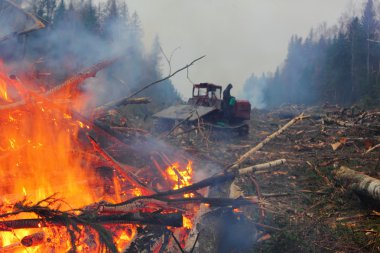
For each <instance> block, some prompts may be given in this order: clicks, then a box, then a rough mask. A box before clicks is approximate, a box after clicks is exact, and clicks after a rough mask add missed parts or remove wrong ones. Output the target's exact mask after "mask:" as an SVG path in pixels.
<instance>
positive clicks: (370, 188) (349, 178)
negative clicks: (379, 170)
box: [334, 166, 380, 204]
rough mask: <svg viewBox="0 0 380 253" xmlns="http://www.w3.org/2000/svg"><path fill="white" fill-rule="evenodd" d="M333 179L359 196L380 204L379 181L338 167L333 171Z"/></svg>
mask: <svg viewBox="0 0 380 253" xmlns="http://www.w3.org/2000/svg"><path fill="white" fill-rule="evenodd" d="M334 175H335V179H336V180H337V181H338V182H339V183H341V184H342V185H343V186H344V187H347V188H349V189H352V190H353V191H355V192H356V193H358V194H359V195H361V196H365V197H367V198H371V199H372V200H374V201H375V202H377V203H379V204H380V180H379V179H376V178H373V177H370V176H367V175H365V174H362V173H359V172H357V171H354V170H351V169H349V168H347V167H344V166H342V167H340V168H339V169H337V170H335V171H334Z"/></svg>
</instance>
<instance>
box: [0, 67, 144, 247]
mask: <svg viewBox="0 0 380 253" xmlns="http://www.w3.org/2000/svg"><path fill="white" fill-rule="evenodd" d="M5 73H7V71H6V70H5V67H4V66H3V65H1V62H0V106H1V105H6V106H11V105H12V103H17V102H18V103H21V104H22V103H24V105H23V106H20V107H16V109H15V110H8V109H4V110H3V112H1V109H0V150H1V151H2V155H1V156H0V159H1V161H0V194H1V197H0V203H2V204H1V205H0V211H1V213H7V212H11V211H12V205H10V204H7V203H15V202H16V201H20V200H22V199H27V200H28V201H30V202H34V203H36V202H38V201H40V200H42V199H45V198H47V197H49V196H51V195H53V194H55V193H58V195H57V196H58V198H60V199H62V200H64V202H60V204H59V205H57V206H52V208H57V209H59V210H62V211H65V210H71V209H73V208H80V207H83V206H86V205H89V204H91V203H95V202H98V201H101V200H102V199H103V197H104V196H102V195H99V194H98V191H94V189H93V188H92V187H93V185H96V184H97V179H96V175H95V173H94V171H93V168H91V166H90V161H89V159H88V158H86V157H84V156H79V155H75V152H77V151H78V152H79V151H80V149H82V148H83V147H82V146H81V144H80V143H79V142H78V139H79V138H78V134H79V131H80V130H81V129H89V128H90V127H89V126H88V125H86V124H85V123H83V122H82V121H79V120H74V119H73V117H72V113H71V110H72V109H75V110H77V111H80V110H81V108H82V106H85V105H84V104H83V103H82V104H81V103H80V102H79V101H75V103H71V104H69V103H67V104H62V103H60V104H59V106H53V105H52V104H51V103H49V102H48V101H46V100H45V99H39V98H40V96H43V95H36V94H37V92H38V91H37V90H35V89H34V88H33V87H32V86H28V84H26V83H23V82H22V81H20V80H18V81H17V82H15V81H13V80H10V79H9V78H8V77H7V75H6V74H5ZM21 80H22V79H21ZM12 85H14V86H17V87H13V90H14V91H15V94H14V97H15V98H17V100H15V102H13V101H12V99H10V97H9V93H8V88H9V86H12ZM11 88H12V87H11ZM20 91H22V92H20ZM28 97H32V98H33V99H32V100H30V99H29V100H28V99H27V98H28ZM80 101H85V100H80ZM73 104H74V105H75V108H72V106H73ZM115 188H116V187H115ZM118 194H120V192H119V191H118V192H117V194H115V196H114V197H115V202H116V201H120V196H116V195H118ZM138 194H139V193H138V192H137V191H136V195H138ZM140 194H141V193H140ZM62 203H66V204H62ZM15 217H17V218H19V219H26V218H27V219H30V218H38V217H37V215H33V214H20V215H17V216H13V218H15ZM123 229H124V231H126V230H128V231H129V232H128V233H127V232H124V233H122V234H120V235H118V239H117V240H116V244H117V245H118V247H123V246H125V245H126V244H128V243H129V241H130V240H131V238H133V237H134V235H135V233H136V230H135V226H133V225H125V226H124V228H123ZM41 232H43V233H44V237H43V238H42V236H41V235H42V234H41ZM36 233H37V234H36ZM35 234H36V235H35ZM115 234H118V232H115ZM32 235H33V237H30V236H32ZM38 236H39V237H38ZM23 238H26V239H25V240H26V241H27V240H32V245H28V246H25V245H23V243H22V240H21V239H23ZM30 238H31V239H30ZM20 240H21V241H20ZM25 240H24V241H25ZM33 240H34V241H33ZM69 241H70V239H69V237H68V234H67V232H66V231H65V228H64V227H59V228H38V229H16V230H14V231H10V232H0V251H1V252H3V250H6V251H7V252H15V253H16V252H25V250H26V247H27V248H28V249H27V252H36V253H37V252H47V251H49V250H48V248H54V249H55V250H57V251H58V252H66V251H67V250H68V249H70V247H71V245H70V243H69ZM63 242H65V243H63ZM66 242H67V243H66ZM41 244H43V245H44V246H43V245H41ZM85 248H86V247H85V244H81V243H79V245H78V248H77V250H78V251H79V252H80V251H85ZM57 251H56V252H57ZM86 252H89V251H88V249H87V251H86ZM90 252H92V251H91V250H90Z"/></svg>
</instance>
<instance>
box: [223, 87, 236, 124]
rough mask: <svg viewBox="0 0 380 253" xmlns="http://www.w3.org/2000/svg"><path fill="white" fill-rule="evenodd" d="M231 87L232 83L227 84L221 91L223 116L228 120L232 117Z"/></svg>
mask: <svg viewBox="0 0 380 253" xmlns="http://www.w3.org/2000/svg"><path fill="white" fill-rule="evenodd" d="M232 88H233V86H232V84H228V85H227V87H226V89H225V90H224V91H223V102H222V110H223V117H224V120H225V121H227V122H228V121H230V120H231V117H232V110H233V104H231V99H232V98H233V97H232V96H231V89H232Z"/></svg>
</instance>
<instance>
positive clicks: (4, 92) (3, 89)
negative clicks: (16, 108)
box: [0, 75, 12, 102]
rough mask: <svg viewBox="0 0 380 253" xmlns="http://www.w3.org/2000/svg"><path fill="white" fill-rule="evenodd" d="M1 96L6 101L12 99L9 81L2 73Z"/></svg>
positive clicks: (0, 77)
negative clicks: (8, 88) (7, 81)
mask: <svg viewBox="0 0 380 253" xmlns="http://www.w3.org/2000/svg"><path fill="white" fill-rule="evenodd" d="M0 98H1V99H2V100H4V101H6V102H11V101H12V99H10V98H9V97H8V91H7V83H6V81H5V78H4V77H2V76H1V75H0Z"/></svg>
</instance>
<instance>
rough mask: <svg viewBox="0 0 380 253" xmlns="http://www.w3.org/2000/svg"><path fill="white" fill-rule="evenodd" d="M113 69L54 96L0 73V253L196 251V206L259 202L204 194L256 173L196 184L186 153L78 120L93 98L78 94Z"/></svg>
mask: <svg viewBox="0 0 380 253" xmlns="http://www.w3.org/2000/svg"><path fill="white" fill-rule="evenodd" d="M114 62H115V60H109V61H103V62H101V63H99V64H96V65H94V66H92V67H91V68H89V69H87V70H85V71H83V72H81V73H79V74H77V75H74V76H73V77H72V78H70V79H68V80H67V81H66V82H64V83H63V84H61V85H58V86H56V87H55V88H53V89H50V90H47V88H46V87H41V86H39V84H35V83H32V82H30V81H29V80H28V78H27V75H25V76H24V75H22V74H18V76H15V75H9V73H10V70H9V69H7V67H6V66H4V64H1V66H0V101H1V102H0V117H1V120H0V128H1V131H0V149H1V156H0V159H1V163H0V173H1V177H0V180H1V182H0V190H1V203H0V208H1V212H0V216H1V220H0V252H143V251H146V252H185V251H184V249H183V248H184V247H185V245H186V243H187V244H188V245H187V246H186V247H187V249H188V251H193V250H194V245H195V244H196V243H197V240H198V235H199V234H198V232H197V230H196V229H195V227H194V226H193V223H194V222H195V221H194V217H195V216H197V217H198V216H199V215H197V213H199V212H198V210H199V209H200V207H202V208H203V209H204V208H208V207H209V206H216V207H229V208H230V209H231V210H232V209H233V208H235V207H239V206H241V205H250V204H254V203H256V204H257V203H258V200H257V199H254V198H243V197H240V198H238V199H232V198H209V197H206V194H207V192H205V191H204V188H205V187H208V186H211V185H215V184H220V183H223V182H226V181H231V180H233V179H234V178H235V177H236V176H237V175H239V173H240V174H241V173H248V172H250V171H252V169H249V168H248V169H245V170H244V171H242V170H234V171H231V170H226V171H225V172H224V173H221V174H217V175H215V176H213V177H210V178H206V179H204V180H202V181H199V182H198V183H193V168H192V161H191V157H189V156H188V155H187V154H185V153H184V152H181V151H180V150H178V149H175V148H172V147H170V146H168V145H165V144H164V143H162V142H159V141H157V140H155V139H153V138H152V137H151V136H150V135H148V134H146V133H142V132H138V133H137V134H135V135H134V137H133V138H132V137H130V135H125V134H124V133H123V132H121V131H118V130H117V128H113V127H111V126H110V125H107V124H106V123H105V122H102V121H100V120H98V119H96V118H91V117H85V116H83V115H84V114H82V113H81V112H83V110H84V109H85V108H86V109H87V110H88V103H87V102H88V101H89V100H90V99H91V98H90V97H88V95H86V93H85V92H83V90H82V89H81V87H80V85H81V84H82V83H83V81H84V80H86V79H87V78H89V77H94V76H95V75H96V73H97V72H98V71H100V70H101V69H103V68H105V67H107V66H109V65H110V64H113V63H114ZM86 115H87V114H86ZM190 231H192V240H190V241H191V244H190V245H189V240H188V236H189V233H190Z"/></svg>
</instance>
